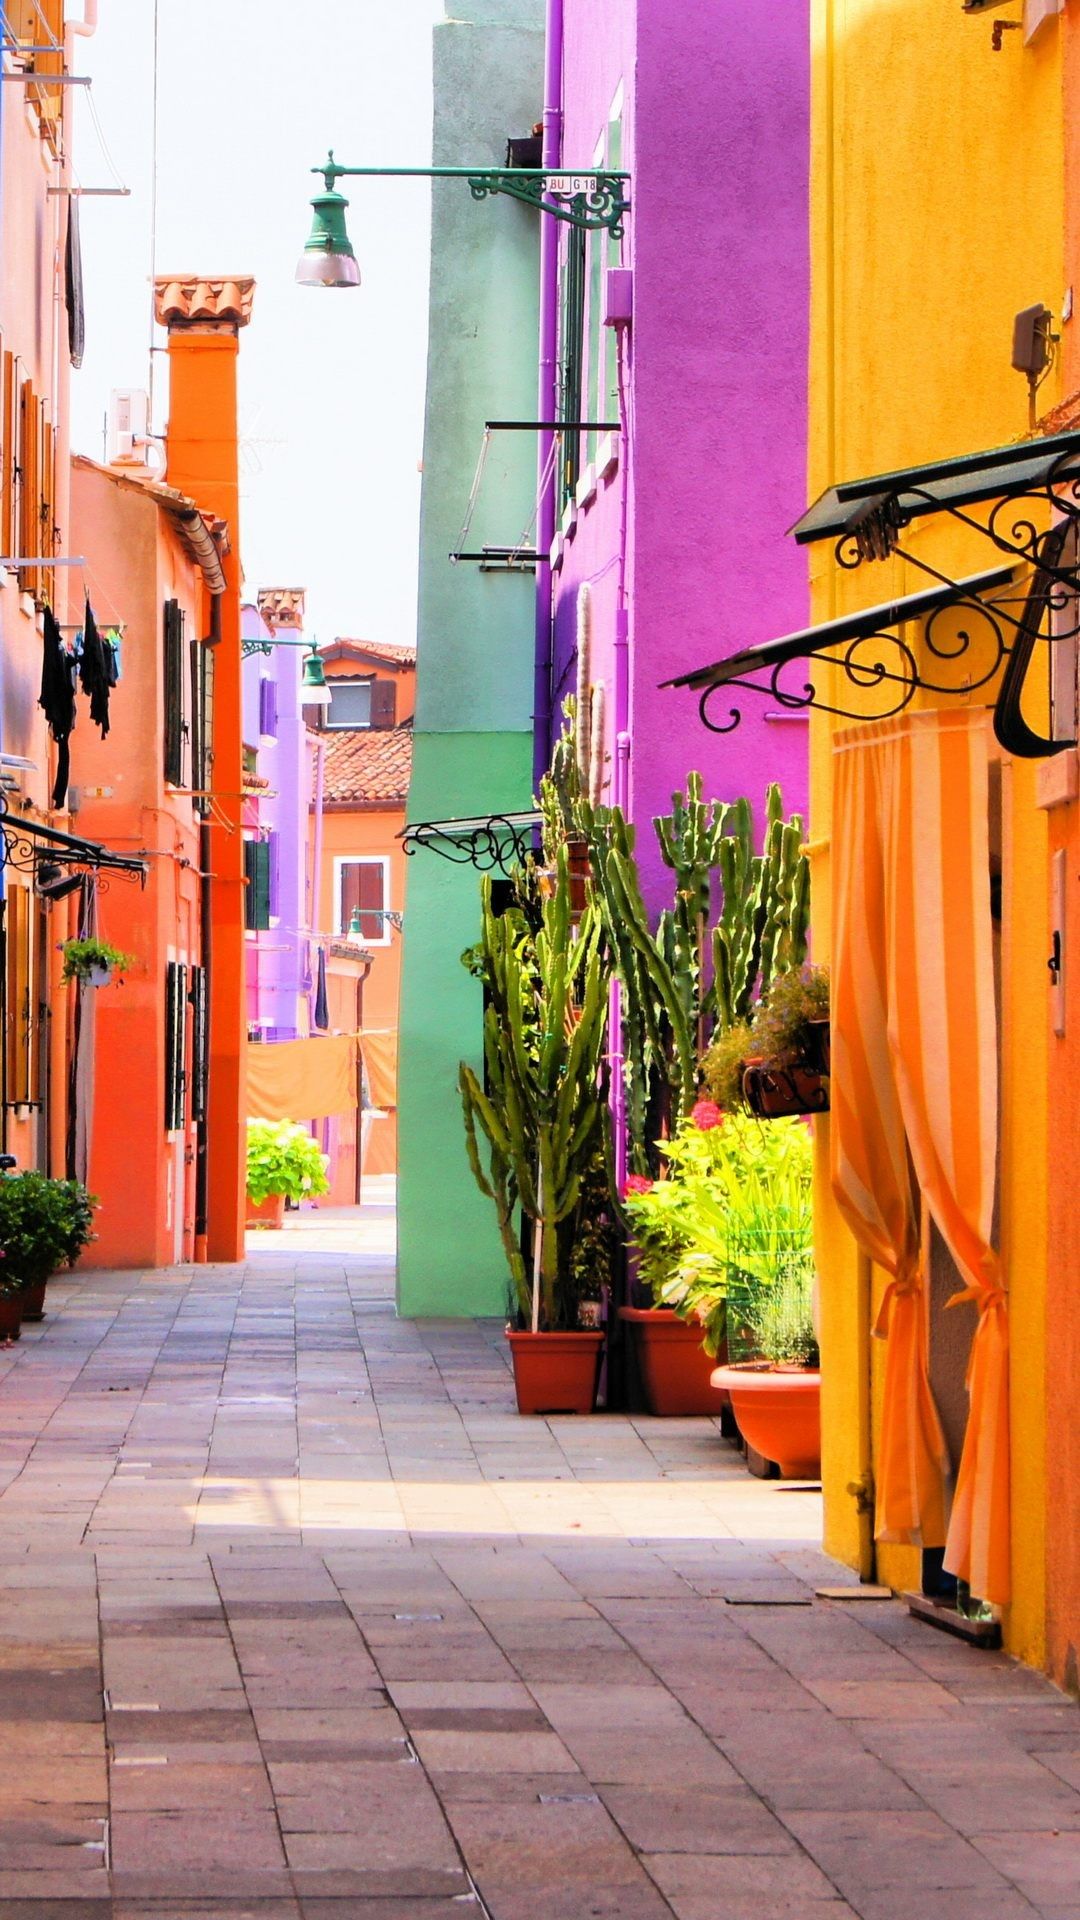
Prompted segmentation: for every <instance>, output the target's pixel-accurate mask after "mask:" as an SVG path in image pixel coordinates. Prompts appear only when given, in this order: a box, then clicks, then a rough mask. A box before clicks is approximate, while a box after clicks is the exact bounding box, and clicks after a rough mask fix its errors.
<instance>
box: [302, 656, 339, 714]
mask: <svg viewBox="0 0 1080 1920" xmlns="http://www.w3.org/2000/svg"><path fill="white" fill-rule="evenodd" d="M330 697H331V696H330V689H329V687H328V686H327V684H326V675H325V673H324V672H323V663H322V661H321V660H320V659H319V656H318V654H317V653H315V652H314V651H312V652H311V653H309V654H306V655H305V657H304V671H303V674H302V676H301V679H300V704H301V706H303V707H322V709H323V711H324V712H325V711H326V709H327V708H328V707H329V705H330Z"/></svg>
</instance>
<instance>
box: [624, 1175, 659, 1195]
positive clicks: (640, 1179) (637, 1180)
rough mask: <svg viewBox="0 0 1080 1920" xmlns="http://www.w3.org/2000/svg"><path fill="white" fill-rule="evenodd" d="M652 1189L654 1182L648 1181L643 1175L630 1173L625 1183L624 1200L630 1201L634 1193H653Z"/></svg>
mask: <svg viewBox="0 0 1080 1920" xmlns="http://www.w3.org/2000/svg"><path fill="white" fill-rule="evenodd" d="M652 1188H653V1183H652V1181H651V1180H647V1179H646V1177H645V1175H644V1174H643V1173H628V1174H627V1176H626V1179H625V1180H624V1181H623V1199H624V1200H626V1199H628V1198H629V1196H630V1195H631V1194H632V1193H651V1192H652Z"/></svg>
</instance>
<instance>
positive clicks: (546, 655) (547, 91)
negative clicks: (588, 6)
mask: <svg viewBox="0 0 1080 1920" xmlns="http://www.w3.org/2000/svg"><path fill="white" fill-rule="evenodd" d="M563 6H564V0H547V18H546V21H545V27H544V123H543V124H544V137H543V144H542V148H541V165H542V166H545V167H557V166H558V165H559V164H560V162H561V160H562V68H563ZM558 339H559V227H558V222H557V221H555V220H552V219H551V218H549V217H545V218H542V219H541V221H540V380H539V389H538V394H537V406H538V409H539V411H538V413H537V416H536V417H537V419H538V420H554V419H555V417H556V413H555V409H556V406H557V402H558V378H557V364H556V360H557V350H558ZM554 449H555V435H554V434H553V433H541V434H540V435H538V438H537V452H536V457H537V480H538V488H539V497H538V500H537V509H536V550H537V553H538V554H539V555H540V558H539V560H538V561H537V563H536V639H535V681H534V689H533V784H534V786H535V787H538V786H539V784H540V778H541V775H542V774H544V773H546V772H547V764H548V756H549V753H550V747H551V637H552V605H551V562H550V560H549V558H548V556H549V554H550V552H551V543H552V541H553V540H554V538H555V499H556V493H557V487H558V476H557V474H556V471H555V464H554ZM549 462H550V463H551V472H550V473H548V471H547V469H548V465H549Z"/></svg>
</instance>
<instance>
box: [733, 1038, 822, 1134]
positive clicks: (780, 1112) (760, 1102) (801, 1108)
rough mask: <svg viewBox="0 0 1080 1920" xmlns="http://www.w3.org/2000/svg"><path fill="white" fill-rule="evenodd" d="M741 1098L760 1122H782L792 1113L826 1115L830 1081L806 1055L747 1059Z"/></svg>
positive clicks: (744, 1067)
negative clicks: (770, 1058) (772, 1058)
mask: <svg viewBox="0 0 1080 1920" xmlns="http://www.w3.org/2000/svg"><path fill="white" fill-rule="evenodd" d="M742 1088H743V1098H744V1099H745V1101H746V1104H747V1106H748V1107H749V1109H750V1111H751V1113H756V1114H757V1117H758V1119H759V1120H783V1119H786V1118H788V1117H789V1116H790V1115H792V1114H809V1113H828V1111H829V1082H828V1080H827V1078H826V1077H825V1075H824V1074H823V1073H822V1072H821V1071H820V1069H819V1067H818V1065H817V1063H816V1061H812V1060H811V1059H810V1057H809V1055H808V1054H805V1053H803V1054H794V1053H793V1054H788V1055H786V1056H785V1058H784V1059H782V1060H747V1061H746V1062H745V1064H744V1066H743V1075H742Z"/></svg>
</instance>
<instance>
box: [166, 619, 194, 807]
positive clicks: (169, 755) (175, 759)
mask: <svg viewBox="0 0 1080 1920" xmlns="http://www.w3.org/2000/svg"><path fill="white" fill-rule="evenodd" d="M163 645H164V653H163V680H164V697H165V778H166V780H168V781H170V782H171V784H172V785H173V786H174V787H182V786H183V785H184V772H185V767H184V761H185V758H186V756H185V751H184V749H185V746H186V744H187V738H188V725H187V717H186V715H185V712H184V679H185V673H184V666H185V662H184V609H183V607H182V606H181V605H180V602H179V601H178V600H166V602H165V618H164V629H163Z"/></svg>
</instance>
